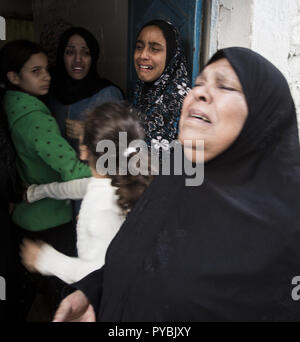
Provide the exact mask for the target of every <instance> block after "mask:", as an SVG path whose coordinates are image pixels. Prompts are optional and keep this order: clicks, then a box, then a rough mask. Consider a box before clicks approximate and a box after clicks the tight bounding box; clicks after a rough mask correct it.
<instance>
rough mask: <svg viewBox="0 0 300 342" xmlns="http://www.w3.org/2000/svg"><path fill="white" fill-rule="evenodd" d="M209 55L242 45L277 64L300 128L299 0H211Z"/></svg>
mask: <svg viewBox="0 0 300 342" xmlns="http://www.w3.org/2000/svg"><path fill="white" fill-rule="evenodd" d="M210 26H211V27H210V32H211V33H210V44H209V53H208V56H211V55H212V54H213V53H214V52H215V51H216V50H217V49H221V48H224V47H229V46H243V47H248V48H251V49H253V50H254V51H257V52H258V53H260V54H262V55H263V56H265V57H266V58H267V59H269V60H270V61H271V62H272V63H273V64H275V65H276V66H277V67H278V68H279V69H280V70H281V71H282V73H283V74H284V75H285V76H286V78H287V79H288V82H289V84H290V87H291V91H292V94H293V97H294V100H295V103H296V108H297V112H298V119H299V129H300V0H285V1H282V0H212V12H211V25H210Z"/></svg>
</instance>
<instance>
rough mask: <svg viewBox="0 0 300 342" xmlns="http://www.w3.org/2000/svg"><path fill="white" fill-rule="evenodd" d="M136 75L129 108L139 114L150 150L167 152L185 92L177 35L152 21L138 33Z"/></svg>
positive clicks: (183, 62)
mask: <svg viewBox="0 0 300 342" xmlns="http://www.w3.org/2000/svg"><path fill="white" fill-rule="evenodd" d="M134 66H135V70H136V73H137V75H138V78H139V79H138V81H137V84H136V88H135V92H134V99H133V106H134V107H135V108H137V109H138V110H139V112H140V119H141V121H142V123H143V125H144V129H145V133H146V137H145V140H146V142H147V144H148V145H149V146H150V145H151V143H153V145H154V147H155V148H157V149H159V148H167V147H168V143H171V142H172V141H173V140H175V139H176V138H177V135H178V123H179V117H180V111H181V107H182V103H183V99H184V97H185V95H186V94H187V92H188V91H189V86H190V80H189V76H188V73H187V68H186V58H185V54H184V52H183V49H182V46H181V42H180V39H179V33H178V31H177V29H176V28H175V26H173V25H172V24H170V23H167V22H165V21H163V20H152V21H150V22H148V23H147V24H145V25H144V26H143V27H142V28H141V30H140V32H139V33H138V36H137V40H136V47H135V52H134Z"/></svg>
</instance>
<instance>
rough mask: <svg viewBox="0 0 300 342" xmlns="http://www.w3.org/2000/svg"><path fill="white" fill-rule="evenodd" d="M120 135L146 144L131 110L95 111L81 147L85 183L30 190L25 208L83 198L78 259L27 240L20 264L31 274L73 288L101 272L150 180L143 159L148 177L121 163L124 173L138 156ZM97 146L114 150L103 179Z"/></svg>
mask: <svg viewBox="0 0 300 342" xmlns="http://www.w3.org/2000/svg"><path fill="white" fill-rule="evenodd" d="M120 132H122V133H126V134H127V142H128V144H130V143H132V142H133V141H137V140H139V141H142V139H143V138H144V133H143V129H142V127H141V126H140V123H139V120H138V117H137V115H136V113H135V112H134V111H133V109H132V108H130V107H128V106H127V105H125V104H123V103H106V104H103V105H101V106H99V107H96V108H95V109H94V110H93V111H92V112H91V113H90V114H89V116H88V118H87V121H86V123H85V130H84V137H83V144H82V145H81V146H80V152H81V154H80V156H81V159H83V160H87V161H88V163H89V166H90V168H91V173H92V177H91V178H90V179H88V180H75V181H71V182H65V183H57V182H55V183H52V184H45V185H31V186H30V187H29V188H28V191H27V198H28V201H29V202H34V201H36V200H40V199H41V198H44V197H51V198H56V199H67V198H71V199H81V198H83V201H82V205H81V209H80V212H79V217H78V223H77V251H78V257H77V258H74V257H73V258H71V257H69V256H67V255H64V254H62V253H60V252H58V251H57V250H55V248H53V247H52V246H50V245H49V244H45V243H42V242H33V241H28V240H27V241H24V244H23V247H22V258H23V263H24V265H25V266H26V267H27V268H28V269H29V270H30V271H32V272H36V271H37V272H40V273H42V274H44V275H54V276H56V277H58V278H60V279H61V280H63V281H64V282H66V283H74V282H76V281H78V280H80V279H81V278H83V277H85V276H86V275H87V274H89V273H90V272H92V271H94V270H96V269H99V268H100V267H102V266H103V264H104V262H105V254H106V250H107V247H108V245H109V244H110V242H111V240H112V239H113V238H114V236H115V235H116V234H117V232H118V230H119V228H120V226H121V225H122V223H123V221H124V220H125V218H126V215H127V213H128V212H129V211H130V210H131V209H132V207H133V206H134V205H135V203H136V201H137V200H138V198H139V197H140V196H141V194H142V193H143V192H144V190H145V189H146V188H147V186H148V185H149V184H150V182H151V180H152V177H151V175H150V173H151V172H150V165H149V167H148V154H147V153H146V154H145V156H144V159H143V158H142V160H140V162H139V167H141V166H142V165H141V164H143V163H144V165H146V167H148V170H149V172H145V173H144V175H143V174H141V172H139V170H137V169H134V166H133V169H134V170H128V169H127V170H124V168H123V166H122V161H124V160H125V165H126V167H127V166H128V165H130V164H129V163H127V162H128V161H129V160H130V158H131V157H133V156H134V154H136V153H137V149H134V148H133V147H129V148H128V147H127V146H124V145H123V144H121V143H120V139H119V133H120ZM101 141H102V142H103V141H109V142H111V143H113V144H114V146H115V153H113V154H112V155H110V156H109V159H110V160H108V163H109V162H111V161H112V159H113V158H114V159H115V164H114V165H115V166H116V169H115V171H116V172H112V173H108V174H104V172H103V171H101V170H99V168H97V161H99V158H101V157H103V158H104V157H105V155H104V154H105V152H104V151H102V152H97V151H99V148H97V145H98V143H99V142H101ZM145 149H146V150H147V146H146V145H145ZM121 159H122V161H121ZM132 165H135V164H134V163H133V164H131V166H132ZM136 166H137V165H136ZM137 167H138V166H137ZM144 170H145V169H144ZM148 170H147V171H148ZM99 171H100V173H99ZM124 171H125V172H124ZM128 171H131V174H130V172H128ZM132 171H133V172H132ZM133 174H134V175H133Z"/></svg>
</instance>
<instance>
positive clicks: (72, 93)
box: [51, 27, 113, 105]
mask: <svg viewBox="0 0 300 342" xmlns="http://www.w3.org/2000/svg"><path fill="white" fill-rule="evenodd" d="M75 34H77V35H79V36H80V37H82V38H83V39H84V40H85V42H86V44H87V46H88V48H89V49H90V54H91V58H92V64H91V67H90V70H89V72H88V74H87V76H86V77H85V78H84V79H82V80H74V79H72V78H71V77H70V76H69V75H68V73H67V71H66V68H65V63H64V53H65V48H66V46H67V44H68V42H69V39H70V38H71V37H72V36H73V35H75ZM98 58H99V45H98V42H97V40H96V38H95V37H94V36H93V35H92V34H91V33H90V32H89V31H87V30H85V29H84V28H81V27H72V28H70V29H68V30H66V31H65V32H64V33H63V34H62V35H61V37H60V40H59V45H58V49H57V61H56V68H55V69H53V71H52V74H53V81H52V85H51V89H52V91H53V93H54V95H55V97H56V98H57V99H58V101H59V102H61V103H62V104H64V105H69V104H72V103H75V102H78V101H80V100H82V99H85V98H87V97H91V96H92V95H94V94H96V93H98V92H99V91H100V90H101V89H103V88H106V87H109V86H111V85H113V84H112V83H111V82H110V81H108V80H106V79H104V78H100V76H99V74H98V72H97V60H98Z"/></svg>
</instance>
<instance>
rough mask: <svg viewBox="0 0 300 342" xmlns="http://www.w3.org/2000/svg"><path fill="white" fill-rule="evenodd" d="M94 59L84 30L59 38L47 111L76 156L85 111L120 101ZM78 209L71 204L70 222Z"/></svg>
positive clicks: (77, 204) (94, 45)
mask: <svg viewBox="0 0 300 342" xmlns="http://www.w3.org/2000/svg"><path fill="white" fill-rule="evenodd" d="M98 58H99V45H98V42H97V40H96V38H95V37H94V36H93V35H92V34H91V33H90V32H89V31H87V30H86V29H84V28H81V27H72V28H70V29H68V30H66V31H65V32H64V33H63V34H62V35H61V37H60V40H59V45H58V50H57V62H56V69H55V72H54V77H53V81H52V85H51V90H50V102H49V107H50V109H51V110H52V112H53V113H54V116H55V118H56V120H57V123H58V125H59V127H60V130H61V133H62V136H63V137H64V138H65V139H66V140H67V141H68V142H69V143H70V145H71V146H72V147H73V148H74V149H75V151H77V152H78V150H79V137H80V135H81V134H82V133H83V122H84V119H85V117H86V115H87V112H88V110H91V109H93V108H94V107H96V106H98V105H101V104H103V103H106V102H114V101H121V100H123V95H122V93H121V91H120V89H119V88H117V87H116V86H115V85H113V84H112V83H111V82H110V81H109V80H107V79H104V78H100V76H99V74H98V72H97V60H98ZM80 205H81V201H75V202H74V219H75V218H76V217H77V215H78V213H79V209H80ZM75 225H76V224H75Z"/></svg>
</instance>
